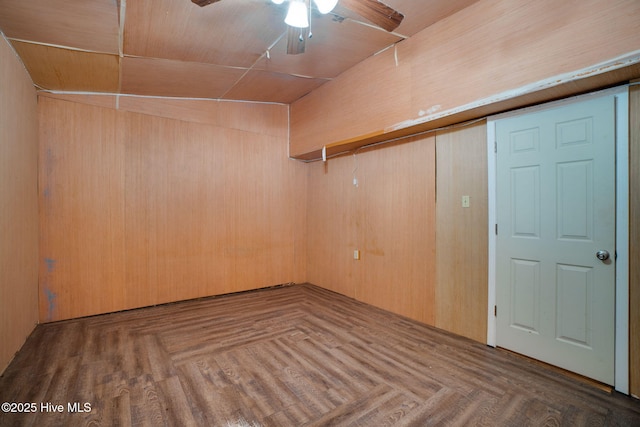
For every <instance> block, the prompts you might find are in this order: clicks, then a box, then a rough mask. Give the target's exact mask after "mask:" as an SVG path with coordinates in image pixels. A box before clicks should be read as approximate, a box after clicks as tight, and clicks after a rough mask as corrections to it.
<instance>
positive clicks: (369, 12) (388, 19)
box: [191, 0, 404, 55]
mask: <svg viewBox="0 0 640 427" xmlns="http://www.w3.org/2000/svg"><path fill="white" fill-rule="evenodd" d="M191 1H192V2H193V3H195V4H197V5H198V6H200V7H203V6H207V5H209V4H212V3H217V2H219V1H221V0H191ZM272 1H273V2H274V3H277V4H280V3H282V2H283V1H284V0H272ZM311 1H312V0H289V2H290V4H289V14H288V15H287V18H286V19H285V22H286V23H287V25H288V34H287V53H288V54H290V55H297V54H299V53H303V52H304V50H305V39H306V37H310V32H309V31H306V33H305V30H306V29H307V28H308V26H309V23H308V19H307V18H306V17H305V18H304V19H303V21H305V20H306V24H305V22H300V23H298V22H295V20H294V21H292V20H290V19H289V18H290V15H291V14H292V12H293V9H295V8H299V11H300V12H299V13H301V14H302V15H303V17H304V16H305V14H306V13H307V3H311ZM313 1H314V2H315V3H316V6H318V10H319V11H320V12H321V13H323V14H324V13H328V12H330V11H331V10H332V9H333V7H334V6H335V5H336V3H337V2H338V1H337V0H334V1H330V0H324V1H319V0H313ZM339 1H340V4H341V5H342V6H343V7H344V8H346V9H349V10H351V11H353V12H355V13H357V14H358V15H360V16H362V17H363V18H365V19H367V20H368V21H370V22H372V23H373V24H374V25H376V26H378V27H380V28H382V29H384V30H386V31H389V32H391V31H393V30H395V29H396V28H398V26H399V25H400V23H401V22H402V20H403V19H404V15H403V14H402V13H400V12H398V11H397V10H395V9H394V8H392V7H390V6H387V5H386V4H384V3H382V2H381V1H379V0H339ZM327 3H329V6H328V8H329V9H328V10H327V6H326V5H327Z"/></svg>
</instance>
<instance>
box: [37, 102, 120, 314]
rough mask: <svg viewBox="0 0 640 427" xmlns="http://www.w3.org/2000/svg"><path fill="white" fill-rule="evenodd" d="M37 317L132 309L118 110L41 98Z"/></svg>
mask: <svg viewBox="0 0 640 427" xmlns="http://www.w3.org/2000/svg"><path fill="white" fill-rule="evenodd" d="M38 102H39V111H40V125H41V126H40V187H39V193H40V209H41V215H40V223H41V234H40V235H41V251H40V320H41V321H50V320H59V319H67V318H70V317H79V316H87V315H91V314H96V313H104V312H106V311H115V310H122V309H125V308H128V305H127V302H126V301H125V300H124V292H123V291H122V286H123V285H124V259H125V247H124V198H123V196H124V145H123V144H122V141H121V138H119V135H118V129H117V123H118V120H117V112H116V111H115V110H110V109H105V108H99V107H93V106H88V105H84V104H77V103H73V102H66V101H58V100H55V99H51V98H43V97H41V98H39V101H38Z"/></svg>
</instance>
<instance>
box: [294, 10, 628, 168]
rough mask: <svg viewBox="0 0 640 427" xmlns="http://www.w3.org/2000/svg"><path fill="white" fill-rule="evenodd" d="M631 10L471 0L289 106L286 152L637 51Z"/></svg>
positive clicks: (405, 121) (406, 122)
mask: <svg viewBox="0 0 640 427" xmlns="http://www.w3.org/2000/svg"><path fill="white" fill-rule="evenodd" d="M639 15H640V2H637V1H626V0H612V1H601V0H587V1H583V2H575V1H568V2H557V1H553V0H544V1H535V2H532V1H527V0H513V1H509V2H504V1H498V0H481V1H478V2H477V3H474V4H473V5H471V6H469V7H467V8H465V9H463V10H461V11H460V12H458V13H455V14H454V15H451V16H450V17H448V18H446V19H443V20H442V21H439V22H438V23H436V24H434V25H432V26H430V27H428V28H426V29H425V30H423V31H421V32H419V33H417V34H416V35H414V36H413V37H411V38H410V39H408V40H406V41H404V42H401V43H399V44H398V45H397V46H396V48H395V49H388V50H387V51H385V52H382V53H380V54H378V55H376V56H373V57H371V58H369V59H367V60H365V61H363V62H362V63H360V64H358V65H356V66H355V67H353V68H352V69H350V70H348V71H346V72H345V73H343V74H341V75H340V76H338V77H337V78H336V79H334V80H333V81H331V82H329V83H327V84H325V85H323V86H322V87H320V88H318V89H317V90H315V91H313V92H312V93H310V94H309V95H307V96H305V97H304V98H301V99H300V100H298V101H296V102H294V103H293V104H292V106H291V150H290V151H291V155H293V156H302V155H303V154H305V153H310V152H314V151H316V150H319V149H321V148H322V147H323V146H325V145H329V144H331V143H336V142H341V141H343V142H344V141H349V140H354V139H358V138H360V139H362V138H365V137H366V136H368V135H371V134H376V133H384V132H385V131H386V130H389V129H398V128H402V127H403V126H405V127H407V126H410V124H411V123H413V122H420V121H421V120H424V119H425V117H429V116H431V115H437V114H442V113H443V112H447V111H456V110H459V109H463V110H464V108H465V106H466V105H470V104H473V103H474V102H477V101H479V100H487V102H490V100H492V99H494V98H495V99H504V98H508V97H509V96H516V95H509V94H515V93H519V92H521V91H524V92H525V93H526V91H527V87H529V86H530V85H531V84H533V83H536V82H541V81H545V80H547V79H552V78H555V77H557V76H561V75H563V74H564V73H568V74H571V73H576V72H577V74H576V75H575V76H574V77H573V78H575V79H579V78H583V77H587V76H584V75H580V73H579V72H580V71H581V70H584V69H586V68H588V67H594V66H596V69H597V68H598V67H597V65H598V64H600V63H602V62H605V61H613V62H612V63H615V62H616V61H615V58H618V57H619V56H622V55H629V54H632V53H634V52H635V54H636V55H637V51H638V50H639V49H640V32H639V31H638V28H637V25H638V24H637V22H638V19H637V17H638V16H639ZM523 22H526V25H523ZM600 71H601V70H600ZM560 80H561V79H560ZM554 81H555V80H554ZM553 84H554V82H549V85H551V86H552V85H553ZM576 90H579V89H578V88H576ZM564 96H566V94H565V95H564Z"/></svg>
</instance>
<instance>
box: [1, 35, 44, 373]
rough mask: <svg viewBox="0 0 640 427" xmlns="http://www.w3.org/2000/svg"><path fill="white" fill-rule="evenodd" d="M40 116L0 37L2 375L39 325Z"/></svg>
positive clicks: (27, 82) (21, 71) (30, 85)
mask: <svg viewBox="0 0 640 427" xmlns="http://www.w3.org/2000/svg"><path fill="white" fill-rule="evenodd" d="M37 121H38V114H37V104H36V93H35V89H34V87H33V83H32V82H31V79H30V78H29V76H28V74H27V73H26V71H25V69H24V67H23V66H22V64H21V63H20V61H19V60H18V58H17V57H16V55H15V53H14V52H13V50H12V49H11V48H10V47H9V44H8V43H7V42H6V40H5V39H4V38H3V37H2V36H0V236H2V237H1V238H0V343H1V344H0V373H2V372H3V371H4V369H5V368H6V366H7V365H8V364H9V362H10V361H11V359H12V358H13V356H14V354H15V353H16V352H17V351H18V350H19V349H20V347H21V346H22V344H23V343H24V341H25V339H26V337H27V336H28V335H29V334H30V333H31V331H32V330H33V328H34V326H35V325H36V323H37V322H38V293H37V292H38V193H37V186H38V132H37V130H38V126H37Z"/></svg>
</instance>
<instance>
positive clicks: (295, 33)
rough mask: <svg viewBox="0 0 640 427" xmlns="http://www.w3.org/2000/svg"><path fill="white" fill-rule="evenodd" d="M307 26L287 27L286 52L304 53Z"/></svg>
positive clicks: (289, 53) (291, 53)
mask: <svg viewBox="0 0 640 427" xmlns="http://www.w3.org/2000/svg"><path fill="white" fill-rule="evenodd" d="M307 31H308V29H307V28H296V27H292V26H289V27H288V28H287V54H288V55H298V54H300V53H304V49H305V45H306V41H307Z"/></svg>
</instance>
